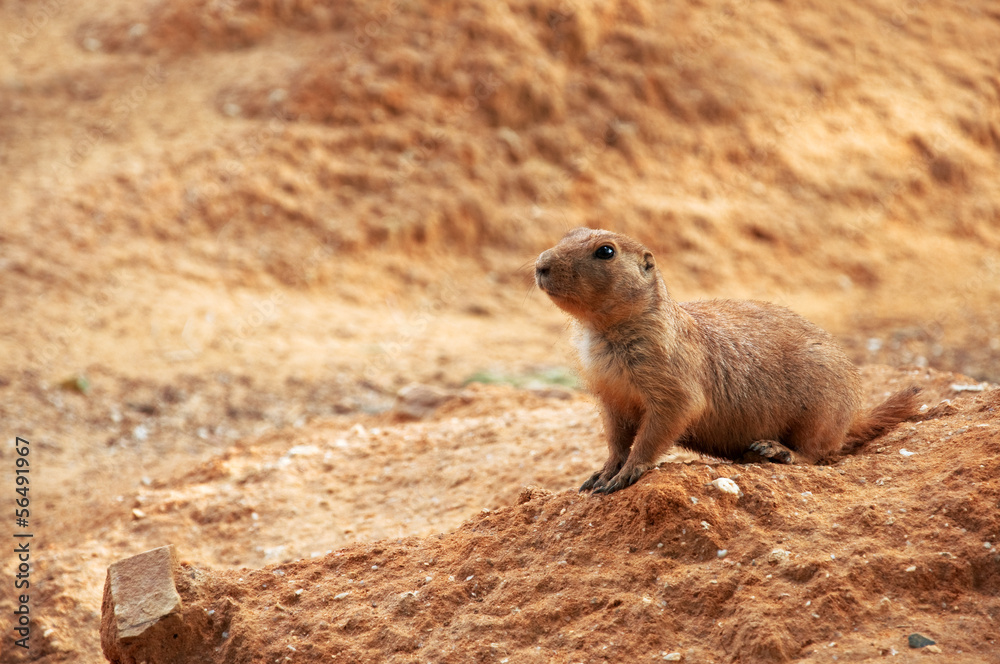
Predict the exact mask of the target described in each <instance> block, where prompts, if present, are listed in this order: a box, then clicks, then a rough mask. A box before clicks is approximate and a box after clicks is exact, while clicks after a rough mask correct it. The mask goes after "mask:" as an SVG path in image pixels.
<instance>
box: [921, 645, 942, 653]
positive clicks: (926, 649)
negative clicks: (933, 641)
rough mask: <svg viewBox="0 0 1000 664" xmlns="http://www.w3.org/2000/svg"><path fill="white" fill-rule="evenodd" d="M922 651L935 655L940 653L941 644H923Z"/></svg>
mask: <svg viewBox="0 0 1000 664" xmlns="http://www.w3.org/2000/svg"><path fill="white" fill-rule="evenodd" d="M924 652H925V653H927V652H929V653H934V654H935V655H940V654H941V646H935V645H930V646H924Z"/></svg>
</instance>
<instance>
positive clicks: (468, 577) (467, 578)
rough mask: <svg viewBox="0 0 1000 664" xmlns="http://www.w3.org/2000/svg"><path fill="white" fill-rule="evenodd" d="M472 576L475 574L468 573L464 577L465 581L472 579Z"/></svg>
mask: <svg viewBox="0 0 1000 664" xmlns="http://www.w3.org/2000/svg"><path fill="white" fill-rule="evenodd" d="M474 576H475V574H470V575H469V576H467V577H465V580H466V581H472V577H474Z"/></svg>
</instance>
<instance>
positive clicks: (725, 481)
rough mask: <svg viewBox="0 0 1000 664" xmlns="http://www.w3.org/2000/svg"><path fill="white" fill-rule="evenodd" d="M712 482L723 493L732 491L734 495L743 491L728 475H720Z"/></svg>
mask: <svg viewBox="0 0 1000 664" xmlns="http://www.w3.org/2000/svg"><path fill="white" fill-rule="evenodd" d="M711 484H712V486H714V487H715V488H716V489H718V490H719V491H721V492H723V493H730V494H732V495H734V496H738V495H740V494H741V493H742V492H741V491H740V487H739V485H738V484H736V482H734V481H732V480H731V479H729V478H728V477H720V478H718V479H716V480H712V482H711Z"/></svg>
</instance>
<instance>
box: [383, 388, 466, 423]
mask: <svg viewBox="0 0 1000 664" xmlns="http://www.w3.org/2000/svg"><path fill="white" fill-rule="evenodd" d="M453 398H455V394H454V393H452V392H450V391H448V390H444V389H441V388H440V387H434V386H433V385H421V384H420V383H410V384H409V385H407V386H406V387H404V388H402V389H401V390H400V391H399V392H397V393H396V404H395V406H394V407H393V411H394V412H395V413H396V415H398V416H400V417H402V418H404V419H413V420H420V419H423V418H425V417H427V416H428V415H430V414H431V413H433V412H434V411H435V410H436V409H437V408H438V407H440V406H441V405H442V404H443V403H445V402H446V401H450V400H451V399H453Z"/></svg>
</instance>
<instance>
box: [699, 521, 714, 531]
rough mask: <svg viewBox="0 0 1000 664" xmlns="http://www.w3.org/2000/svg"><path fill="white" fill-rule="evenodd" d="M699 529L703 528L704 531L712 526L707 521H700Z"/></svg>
mask: <svg viewBox="0 0 1000 664" xmlns="http://www.w3.org/2000/svg"><path fill="white" fill-rule="evenodd" d="M701 527H702V528H704V529H705V530H708V529H709V528H711V527H712V524H710V523H709V522H708V521H702V522H701Z"/></svg>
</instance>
